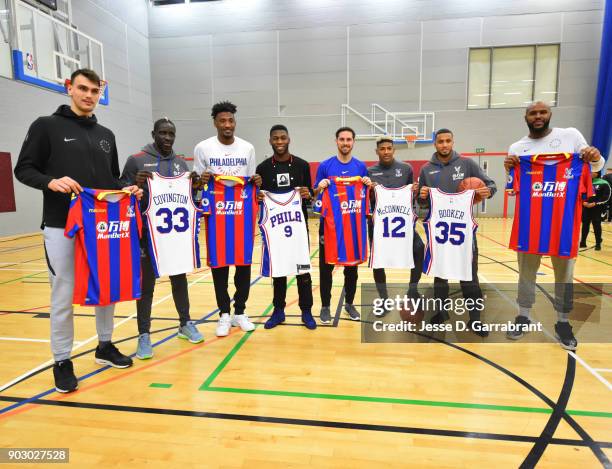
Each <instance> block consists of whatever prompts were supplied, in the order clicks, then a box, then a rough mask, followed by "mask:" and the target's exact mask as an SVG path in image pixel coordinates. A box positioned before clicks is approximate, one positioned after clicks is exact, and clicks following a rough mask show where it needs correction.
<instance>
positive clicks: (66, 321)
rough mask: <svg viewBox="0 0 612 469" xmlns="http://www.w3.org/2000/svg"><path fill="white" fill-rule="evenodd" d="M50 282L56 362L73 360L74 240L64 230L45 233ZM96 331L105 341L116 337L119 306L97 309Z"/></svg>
mask: <svg viewBox="0 0 612 469" xmlns="http://www.w3.org/2000/svg"><path fill="white" fill-rule="evenodd" d="M43 237H44V240H45V252H46V255H47V266H48V268H49V282H50V283H51V311H50V317H51V352H52V353H53V359H54V360H55V361H60V360H66V359H68V358H70V353H71V352H72V344H73V342H74V322H73V316H72V312H73V308H72V294H73V290H74V239H68V238H66V237H65V236H64V230H63V229H62V228H50V227H48V226H47V227H45V229H44V230H43ZM95 309H96V330H97V332H98V339H99V340H100V341H101V342H106V341H110V340H111V337H112V334H113V314H114V312H115V306H114V305H110V306H96V307H95Z"/></svg>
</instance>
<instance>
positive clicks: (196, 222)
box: [145, 173, 201, 277]
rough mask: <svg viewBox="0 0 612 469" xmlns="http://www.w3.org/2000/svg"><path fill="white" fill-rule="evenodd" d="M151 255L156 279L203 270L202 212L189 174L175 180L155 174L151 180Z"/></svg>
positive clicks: (149, 222)
mask: <svg viewBox="0 0 612 469" xmlns="http://www.w3.org/2000/svg"><path fill="white" fill-rule="evenodd" d="M148 184H149V206H148V207H147V210H146V212H145V214H146V215H147V219H148V232H149V253H150V254H151V262H152V264H153V270H154V272H155V275H156V276H157V277H161V276H162V275H178V274H184V273H188V272H193V270H194V269H196V268H198V267H200V249H199V243H198V233H199V230H200V212H201V210H200V209H199V208H197V207H196V205H195V203H194V202H193V199H192V197H191V193H192V190H191V179H190V178H189V173H182V174H180V175H179V176H176V177H166V176H161V175H160V174H159V173H153V178H151V179H148Z"/></svg>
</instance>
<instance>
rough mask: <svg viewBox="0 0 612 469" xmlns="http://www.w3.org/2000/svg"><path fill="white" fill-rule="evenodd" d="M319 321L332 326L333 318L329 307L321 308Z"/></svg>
mask: <svg viewBox="0 0 612 469" xmlns="http://www.w3.org/2000/svg"><path fill="white" fill-rule="evenodd" d="M319 321H321V324H331V322H332V318H331V312H330V310H329V306H323V307H322V308H321V314H320V315H319Z"/></svg>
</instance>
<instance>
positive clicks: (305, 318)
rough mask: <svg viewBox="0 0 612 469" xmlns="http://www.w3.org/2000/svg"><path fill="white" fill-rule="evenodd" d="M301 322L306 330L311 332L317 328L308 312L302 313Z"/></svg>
mask: <svg viewBox="0 0 612 469" xmlns="http://www.w3.org/2000/svg"><path fill="white" fill-rule="evenodd" d="M302 322H303V323H304V325H305V326H306V329H310V330H312V329H316V328H317V323H316V322H315V320H314V318H313V317H312V313H311V312H310V310H306V311H302Z"/></svg>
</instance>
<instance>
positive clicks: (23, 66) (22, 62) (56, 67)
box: [11, 0, 109, 105]
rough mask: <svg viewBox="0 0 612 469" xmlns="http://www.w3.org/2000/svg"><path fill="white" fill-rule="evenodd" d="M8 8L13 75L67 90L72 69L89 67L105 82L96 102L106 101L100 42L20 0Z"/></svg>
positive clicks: (56, 90) (102, 102)
mask: <svg viewBox="0 0 612 469" xmlns="http://www.w3.org/2000/svg"><path fill="white" fill-rule="evenodd" d="M11 8H12V13H13V15H12V16H13V19H14V22H13V24H14V25H15V31H16V34H15V35H14V36H15V37H14V41H13V45H12V47H13V50H12V58H13V77H14V79H15V80H19V81H23V82H25V83H28V84H31V85H35V86H39V87H42V88H46V89H48V90H51V91H54V92H57V93H62V94H67V90H66V86H65V83H66V80H67V79H68V78H70V75H71V74H72V72H73V71H75V70H77V69H78V68H91V69H93V70H95V71H96V72H97V73H98V74H99V75H100V77H101V78H102V80H103V82H104V83H103V95H102V96H101V97H100V101H99V103H100V104H103V105H108V103H109V92H108V85H107V84H106V81H105V73H104V48H103V45H102V43H101V42H100V41H98V40H96V39H94V38H92V37H90V36H88V35H87V34H84V33H82V32H81V31H79V30H77V29H76V28H74V27H72V26H70V25H67V24H65V23H64V22H62V21H60V20H58V19H57V18H54V17H52V16H51V15H49V14H47V13H45V12H43V11H41V10H39V9H36V8H34V7H32V6H31V5H29V4H28V3H25V2H23V1H21V0H11Z"/></svg>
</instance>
